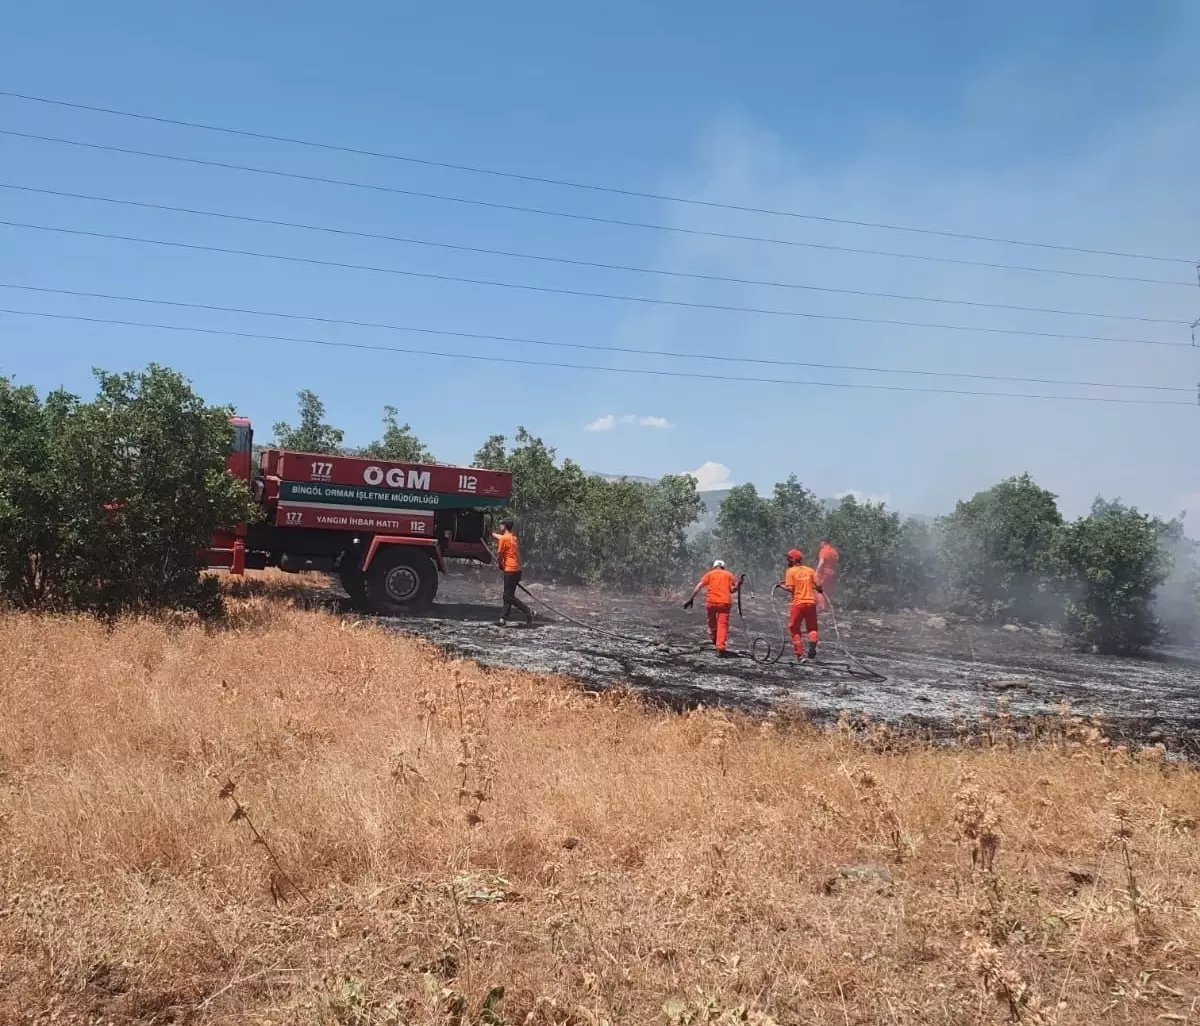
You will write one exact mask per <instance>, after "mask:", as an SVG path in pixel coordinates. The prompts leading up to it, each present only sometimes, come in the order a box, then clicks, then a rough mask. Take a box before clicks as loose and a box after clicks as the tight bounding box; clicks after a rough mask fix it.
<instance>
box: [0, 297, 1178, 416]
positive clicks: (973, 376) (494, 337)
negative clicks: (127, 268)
mask: <svg viewBox="0 0 1200 1026" xmlns="http://www.w3.org/2000/svg"><path fill="white" fill-rule="evenodd" d="M0 289H10V290H14V291H20V292H30V293H34V294H38V295H55V296H70V297H73V298H77V299H103V300H108V301H112V302H121V303H138V304H143V305H148V306H168V307H174V308H176V309H184V310H203V311H205V312H209V313H232V314H241V315H246V316H252V317H275V318H280V319H284V320H294V321H307V322H310V323H314V324H330V325H338V326H339V327H353V328H367V329H372V330H381V331H391V332H408V333H413V334H421V335H436V336H440V337H447V338H462V339H472V340H475V341H483V342H502V343H505V344H506V345H513V344H517V345H533V346H545V347H551V348H555V349H579V350H585V351H587V352H597V353H620V354H621V355H629V356H655V357H667V358H670V359H680V360H708V361H711V362H717V363H731V364H742V363H745V364H758V365H763V366H770V367H803V368H807V369H820V370H838V371H853V372H858V373H869V374H907V375H914V376H920V377H936V378H963V379H970V380H977V381H1008V382H1018V383H1021V384H1037V385H1069V386H1074V387H1079V388H1116V389H1133V390H1148V391H1157V392H1186V393H1187V394H1189V395H1191V394H1192V393H1193V392H1194V389H1192V388H1190V387H1184V386H1181V385H1151V384H1141V383H1137V382H1115V381H1078V380H1072V379H1067V378H1036V377H1020V376H1014V375H1007V374H979V373H973V372H957V371H933V370H924V369H920V368H910V367H872V366H864V365H861V364H843V363H820V362H815V361H807V360H779V359H771V358H768V357H753V356H725V355H722V354H714V353H690V352H682V351H670V350H662V349H636V348H632V347H628V346H605V345H596V344H591V343H587V342H562V341H551V340H547V339H537V338H526V337H523V336H520V335H498V334H487V333H483V332H476V331H456V330H452V329H448V328H429V327H422V326H417V325H409V324H389V323H386V322H380V321H362V320H350V319H346V318H340V317H320V316H316V315H314V314H300V313H291V312H283V311H279V310H258V309H253V308H247V307H238V306H218V305H216V304H212V303H188V302H182V301H179V300H171V299H151V298H148V297H145V296H126V295H116V294H113V293H106V292H84V291H81V290H78V289H59V288H51V287H48V286H41V285H18V284H14V283H12V282H3V281H0Z"/></svg>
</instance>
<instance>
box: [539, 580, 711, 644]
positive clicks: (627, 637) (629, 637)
mask: <svg viewBox="0 0 1200 1026" xmlns="http://www.w3.org/2000/svg"><path fill="white" fill-rule="evenodd" d="M517 587H518V588H520V589H521V591H523V592H525V594H526V595H528V596H529V597H530V598H531V599H533V601H534V602H536V603H537V604H538V605H540V606H544V607H545V608H546V609H548V610H550V612H552V613H553V614H554V615H555V616H559V617H562V619H564V620H566V621H567V622H568V623H573V624H574V625H575V626H576V627H582V628H583V629H584V630H585V631H592V632H593V633H594V634H600V635H603V636H604V637H606V638H612V639H614V640H615V641H625V642H629V643H630V644H635V645H649V646H652V647H654V648H657V649H659V650H660V651H664V652H667V653H673V654H678V655H690V654H691V653H690V652H686V651H684V650H682V649H673V648H671V646H670V645H665V644H663V643H662V642H661V641H651V640H650V639H649V638H643V637H639V636H638V635H636V634H618V633H617V632H616V631H608V630H605V629H604V628H603V627H597V626H596V625H595V624H590V623H587V622H586V621H584V620H579V619H576V618H575V617H573V616H571V615H570V614H569V613H564V612H563V611H562V610H561V609H559V608H558V607H556V606H552V605H551V604H550V603H549V602H547V601H546V600H545V599H544V598H541V597H540V596H538V595H535V594H534V593H533V592H531V591H530V590H529V589H528V588H526V587H525V585H523V584H518V585H517Z"/></svg>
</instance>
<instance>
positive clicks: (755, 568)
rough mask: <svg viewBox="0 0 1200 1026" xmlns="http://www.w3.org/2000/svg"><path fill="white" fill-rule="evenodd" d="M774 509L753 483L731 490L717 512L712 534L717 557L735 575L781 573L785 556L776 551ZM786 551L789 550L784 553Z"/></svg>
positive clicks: (776, 534) (776, 531) (768, 575)
mask: <svg viewBox="0 0 1200 1026" xmlns="http://www.w3.org/2000/svg"><path fill="white" fill-rule="evenodd" d="M778 533H779V532H778V529H777V526H776V515H775V508H774V506H773V504H772V502H771V500H770V499H766V498H763V497H762V496H761V495H759V494H758V489H757V488H755V487H754V485H752V484H744V485H738V486H737V487H735V488H731V489H729V494H728V495H726V496H725V501H724V502H722V503H721V507H720V509H718V510H717V528H716V531H714V532H713V538H714V540H715V542H716V546H717V547H716V552H717V556H718V557H719V558H721V559H723V560H725V562H726V563H727V564H728V566H729V568H730V569H731V570H733V571H734V572H735V573H746V574H750V575H751V576H752V577H757V576H760V575H765V576H766V577H770V576H771V575H772V574H778V573H779V569H778V568H779V566H780V565H781V561H782V558H783V554H782V553H780V552H776V551H775V550H776V548H777V547H778V546H777V544H776V539H777V536H778ZM784 551H785V552H786V551H787V550H786V549H785V550H784Z"/></svg>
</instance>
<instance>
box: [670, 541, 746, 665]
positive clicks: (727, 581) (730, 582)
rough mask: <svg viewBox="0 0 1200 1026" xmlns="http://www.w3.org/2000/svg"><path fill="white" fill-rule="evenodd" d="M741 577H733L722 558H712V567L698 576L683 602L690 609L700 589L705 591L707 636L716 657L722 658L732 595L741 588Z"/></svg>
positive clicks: (727, 635)
mask: <svg viewBox="0 0 1200 1026" xmlns="http://www.w3.org/2000/svg"><path fill="white" fill-rule="evenodd" d="M741 586H742V582H741V579H739V578H737V577H734V575H733V574H731V573H730V572H729V571H728V570H727V569H726V568H725V561H724V560H723V559H714V560H713V565H712V569H711V570H709V571H708V573H706V574H705V575H704V576H703V577H701V578H700V580H699V582H698V583H697V584H696V587H695V588H694V589H693V590H692V593H691V595H689V596H688V600H687V601H686V602H685V603H684V604H683V608H684V609H691V608H692V603H694V602H695V601H696V596H697V595H699V594H700V592H701V591H704V592H706V593H707V594H706V595H705V599H704V611H705V613H707V614H708V636H709V637H710V638H712V643H713V647H714V648H715V649H716V650H717V657H718V658H724V657H725V655H726V652H725V643H726V642H727V641H728V639H729V614H730V613H731V612H732V611H733V596H734V595H736V594H737V592H738V589H739V588H741Z"/></svg>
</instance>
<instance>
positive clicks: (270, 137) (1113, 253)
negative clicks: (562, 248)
mask: <svg viewBox="0 0 1200 1026" xmlns="http://www.w3.org/2000/svg"><path fill="white" fill-rule="evenodd" d="M0 96H4V97H7V98H9V99H14V100H24V101H27V102H30V103H41V104H48V105H51V106H55V107H65V108H69V109H72V110H83V111H89V112H91V113H94V114H109V115H113V116H116V117H123V118H133V119H136V120H139V121H149V122H154V123H156V124H162V125H174V126H176V127H179V128H198V129H202V130H204V131H207V132H219V133H221V134H224V135H234V136H240V137H242V138H245V139H258V140H263V141H267V142H280V143H287V144H289V145H293V146H306V147H310V148H312V149H320V150H327V151H330V152H335V153H350V154H354V155H356V156H360V157H374V158H380V159H384V160H394V161H401V162H403V163H406V164H415V165H420V166H422V167H432V168H438V169H441V170H445V171H463V172H467V173H470V174H477V175H487V176H489V177H492V178H503V179H507V180H509V181H518V182H529V183H532V184H537V185H555V186H560V187H563V188H568V189H579V190H584V191H587V192H598V193H606V194H608V195H613V196H626V197H631V198H636V199H648V200H655V201H657V202H664V203H679V204H683V205H686V206H695V207H704V208H707V209H711V210H732V211H738V212H740V213H748V214H767V215H769V216H772V217H786V218H794V219H796V220H802V221H816V222H821V223H823V224H837V225H845V226H850V227H855V228H877V229H881V230H885V231H893V232H906V233H910V234H915V235H932V236H937V237H939V238H945V239H958V240H961V241H971V242H989V243H996V244H999V245H1005V246H1026V247H1031V248H1034V249H1045V250H1051V251H1054V252H1059V253H1080V254H1087V255H1089V256H1106V257H1117V258H1119V259H1126V260H1151V261H1156V262H1159V263H1182V264H1193V263H1195V261H1194V260H1192V259H1191V258H1184V257H1171V256H1162V255H1158V254H1148V253H1129V252H1123V251H1120V250H1105V249H1091V248H1089V247H1086V246H1068V245H1062V244H1057V243H1051V242H1036V241H1031V240H1027V239H1007V238H1001V237H996V236H991V235H974V234H970V233H966V232H952V231H945V230H942V229H935V228H919V227H913V226H911V225H897V224H887V223H884V222H878V221H859V220H854V219H851V218H840V217H829V216H826V215H822V214H812V213H803V212H800V211H795V210H776V209H770V208H766V207H753V206H743V205H741V204H736V203H721V202H717V201H715V200H702V199H695V198H691V197H686V196H672V195H668V194H664V193H654V192H643V191H640V190H637V189H623V188H619V187H617V186H611V185H596V184H593V183H589V182H577V181H572V180H570V179H565V178H551V177H547V176H542V175H531V174H521V173H518V172H514V171H501V170H498V169H496V168H488V167H482V166H478V165H471V164H453V163H450V162H448V161H441V160H431V159H427V158H423V157H413V156H410V155H407V154H400V153H388V152H385V151H382V150H369V149H364V148H361V147H354V146H341V145H338V144H336V143H328V142H320V141H317V140H313V139H301V138H297V137H295V136H286V135H274V134H271V133H268V132H256V131H250V130H247V129H239V128H230V127H228V126H224V125H210V124H205V123H204V122H200V121H186V120H183V119H181V118H167V117H160V116H156V115H153V114H146V113H142V112H138V111H127V110H118V109H116V108H112V107H100V106H97V105H93V104H85V103H75V102H69V101H66V100H54V99H50V98H48V97H44V96H33V95H30V94H28V93H18V92H13V91H8V90H0Z"/></svg>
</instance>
